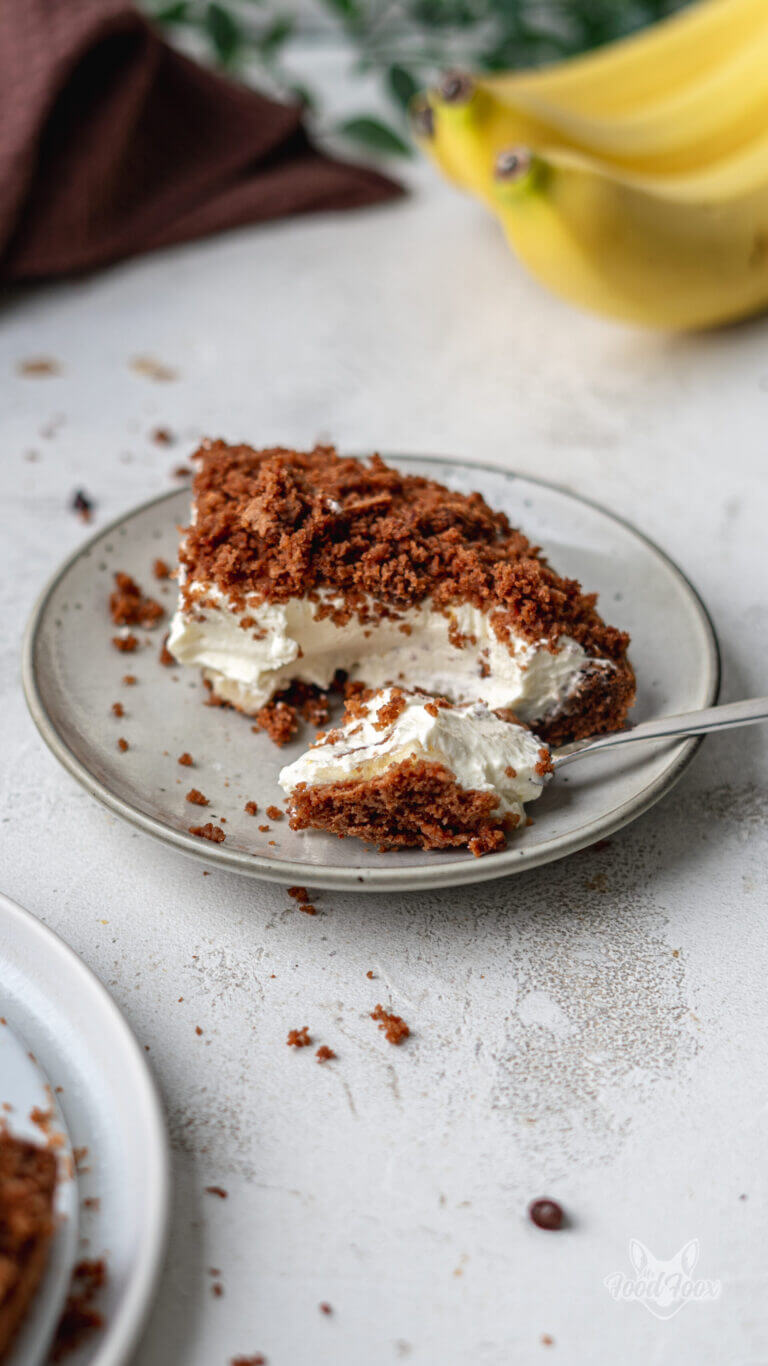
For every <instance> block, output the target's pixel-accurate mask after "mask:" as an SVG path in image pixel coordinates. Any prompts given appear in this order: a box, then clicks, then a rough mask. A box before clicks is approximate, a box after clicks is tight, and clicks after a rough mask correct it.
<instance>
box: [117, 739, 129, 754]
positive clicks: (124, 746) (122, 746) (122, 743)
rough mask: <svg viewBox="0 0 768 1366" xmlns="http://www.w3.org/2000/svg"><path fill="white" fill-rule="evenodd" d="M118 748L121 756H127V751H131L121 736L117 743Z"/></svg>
mask: <svg viewBox="0 0 768 1366" xmlns="http://www.w3.org/2000/svg"><path fill="white" fill-rule="evenodd" d="M117 748H118V749H119V750H120V753H121V754H125V753H126V751H127V750H129V749H130V745H129V744H128V741H127V740H126V738H125V736H124V735H121V736H120V739H119V740H118V742H117Z"/></svg>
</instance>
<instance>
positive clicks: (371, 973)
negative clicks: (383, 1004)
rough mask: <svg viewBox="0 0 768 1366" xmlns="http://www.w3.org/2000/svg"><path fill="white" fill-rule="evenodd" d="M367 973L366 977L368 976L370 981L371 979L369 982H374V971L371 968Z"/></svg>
mask: <svg viewBox="0 0 768 1366" xmlns="http://www.w3.org/2000/svg"><path fill="white" fill-rule="evenodd" d="M365 975H366V977H367V978H368V981H369V982H372V981H373V972H372V971H371V969H370V968H369V969H368V971H367V972H366V974H365Z"/></svg>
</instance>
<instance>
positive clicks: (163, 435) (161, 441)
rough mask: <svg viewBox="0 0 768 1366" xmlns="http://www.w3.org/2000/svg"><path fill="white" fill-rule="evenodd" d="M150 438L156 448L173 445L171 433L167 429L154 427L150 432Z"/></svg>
mask: <svg viewBox="0 0 768 1366" xmlns="http://www.w3.org/2000/svg"><path fill="white" fill-rule="evenodd" d="M150 436H151V438H152V440H153V441H154V442H155V444H156V445H158V446H172V445H173V440H174V437H173V432H171V431H169V430H168V428H167V427H155V428H154V430H153V431H152V432H150Z"/></svg>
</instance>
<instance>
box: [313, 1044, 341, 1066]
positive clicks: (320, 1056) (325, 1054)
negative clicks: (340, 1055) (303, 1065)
mask: <svg viewBox="0 0 768 1366" xmlns="http://www.w3.org/2000/svg"><path fill="white" fill-rule="evenodd" d="M315 1057H316V1058H317V1061H318V1062H330V1061H331V1058H335V1057H336V1054H335V1053H334V1051H333V1049H332V1048H329V1047H328V1045H327V1044H325V1043H323V1044H321V1045H320V1047H319V1048H318V1050H317V1052H316V1053H315Z"/></svg>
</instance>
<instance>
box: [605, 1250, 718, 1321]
mask: <svg viewBox="0 0 768 1366" xmlns="http://www.w3.org/2000/svg"><path fill="white" fill-rule="evenodd" d="M699 1250H700V1249H699V1240H698V1238H691V1239H690V1241H689V1242H687V1243H684V1244H683V1246H682V1247H681V1248H680V1251H679V1252H676V1253H675V1255H674V1257H671V1258H670V1260H669V1261H666V1262H665V1261H662V1260H661V1259H660V1258H659V1257H654V1255H653V1253H652V1252H651V1251H650V1249H649V1248H647V1247H646V1246H645V1244H644V1243H641V1242H640V1239H639V1238H630V1240H629V1260H630V1262H631V1263H632V1266H633V1267H634V1270H635V1275H634V1277H632V1276H625V1275H624V1273H623V1272H622V1271H614V1272H613V1274H612V1275H611V1276H606V1278H605V1281H604V1282H603V1283H604V1285H605V1286H606V1287H607V1289H608V1292H609V1294H610V1295H611V1296H612V1298H613V1299H614V1300H639V1301H640V1303H641V1304H644V1305H645V1307H646V1309H647V1310H648V1312H649V1313H651V1314H654V1315H655V1316H656V1318H657V1319H671V1318H672V1317H673V1316H674V1315H675V1314H677V1313H678V1312H679V1311H680V1310H681V1309H682V1308H683V1305H685V1304H689V1303H690V1302H691V1301H695V1302H697V1303H698V1302H700V1301H702V1300H716V1299H717V1298H718V1296H719V1294H720V1291H721V1289H722V1286H721V1283H720V1281H707V1280H703V1279H701V1278H699V1279H694V1277H693V1270H694V1267H695V1266H696V1263H697V1262H698V1260H699Z"/></svg>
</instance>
